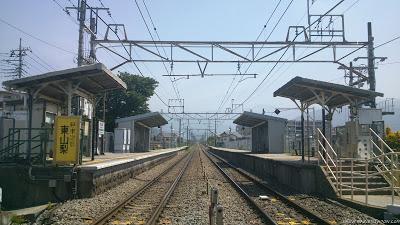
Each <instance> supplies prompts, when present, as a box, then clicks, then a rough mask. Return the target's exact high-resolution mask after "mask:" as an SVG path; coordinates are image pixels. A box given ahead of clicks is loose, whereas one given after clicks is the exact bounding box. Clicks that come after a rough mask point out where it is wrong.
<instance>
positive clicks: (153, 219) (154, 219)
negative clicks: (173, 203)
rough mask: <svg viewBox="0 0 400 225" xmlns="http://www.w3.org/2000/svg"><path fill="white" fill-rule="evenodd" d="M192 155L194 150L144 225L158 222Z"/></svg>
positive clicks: (152, 224)
mask: <svg viewBox="0 0 400 225" xmlns="http://www.w3.org/2000/svg"><path fill="white" fill-rule="evenodd" d="M193 155H194V150H193V151H192V152H191V153H190V156H189V159H188V160H187V161H186V163H185V165H184V166H183V168H182V170H181V171H180V173H179V175H178V176H177V177H176V179H175V180H174V183H172V185H171V186H170V188H169V189H168V191H167V193H165V195H164V197H163V199H162V200H161V202H160V204H159V205H158V206H157V208H156V209H155V210H154V212H153V213H152V215H151V217H150V219H149V220H148V221H147V222H146V225H155V224H156V223H157V222H158V218H159V217H160V215H161V213H162V211H163V210H164V207H165V205H166V204H167V202H168V200H169V198H170V197H171V195H172V193H173V192H174V190H175V188H176V186H177V185H178V183H179V181H180V180H181V178H182V176H183V174H184V173H185V171H186V169H187V167H188V165H189V162H190V161H192V159H193Z"/></svg>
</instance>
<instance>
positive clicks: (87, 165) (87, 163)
mask: <svg viewBox="0 0 400 225" xmlns="http://www.w3.org/2000/svg"><path fill="white" fill-rule="evenodd" d="M184 148H186V147H179V148H168V149H157V150H151V151H149V152H133V153H110V152H106V153H104V155H96V156H95V159H94V160H92V159H91V157H83V158H82V165H80V166H78V168H80V169H85V170H86V169H101V168H106V167H110V166H114V165H118V164H124V163H128V162H131V161H135V160H140V159H144V158H148V157H153V156H157V155H163V154H167V153H171V152H176V151H180V150H182V149H184Z"/></svg>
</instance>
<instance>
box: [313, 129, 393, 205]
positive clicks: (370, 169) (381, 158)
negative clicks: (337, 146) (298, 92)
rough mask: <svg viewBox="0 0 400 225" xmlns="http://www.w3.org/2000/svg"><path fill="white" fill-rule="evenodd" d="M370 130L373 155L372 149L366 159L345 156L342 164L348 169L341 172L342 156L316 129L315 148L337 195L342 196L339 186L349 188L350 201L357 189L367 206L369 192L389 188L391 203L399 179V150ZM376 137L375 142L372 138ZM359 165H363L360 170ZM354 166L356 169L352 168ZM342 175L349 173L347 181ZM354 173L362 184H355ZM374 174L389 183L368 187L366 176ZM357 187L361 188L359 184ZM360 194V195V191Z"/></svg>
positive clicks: (368, 177) (368, 182) (368, 180)
mask: <svg viewBox="0 0 400 225" xmlns="http://www.w3.org/2000/svg"><path fill="white" fill-rule="evenodd" d="M370 133H371V139H370V140H371V143H372V145H373V146H374V149H375V150H377V151H378V154H375V152H374V150H373V151H372V157H370V158H366V159H365V160H361V159H354V158H349V159H347V158H346V160H345V162H346V163H350V171H343V170H342V169H343V168H342V163H343V159H340V157H338V155H337V153H336V151H335V150H334V149H333V148H332V146H331V144H330V143H329V142H328V140H327V139H326V138H325V136H324V135H323V134H322V132H321V130H320V129H317V143H318V145H317V150H318V156H319V157H318V162H319V163H320V162H321V161H322V162H323V167H322V168H323V169H324V171H325V172H326V174H327V175H328V179H330V181H331V182H332V179H331V177H329V174H331V175H332V178H333V183H334V186H335V187H336V191H337V193H338V195H339V196H340V197H342V194H343V189H346V190H350V195H351V200H354V196H355V194H354V192H355V191H358V192H361V193H364V195H365V204H366V205H368V196H369V195H370V194H371V193H373V192H379V191H390V193H391V194H390V195H391V203H392V204H394V199H395V196H396V194H397V195H399V193H400V184H399V181H398V180H399V178H398V177H397V176H399V175H400V170H399V168H398V167H399V156H400V152H394V151H393V149H391V148H390V147H389V146H388V145H387V143H385V141H384V140H383V139H382V138H381V137H379V135H377V134H376V133H375V132H374V131H373V130H372V129H370ZM374 139H375V140H377V141H374ZM360 167H363V168H362V169H361V170H360ZM355 168H358V169H357V170H355ZM343 174H350V177H348V176H347V178H350V184H349V183H348V182H347V183H346V182H343ZM355 176H356V177H357V178H358V179H359V180H361V181H365V183H364V184H362V183H361V185H358V187H357V186H356V185H355V182H354V180H355ZM376 176H378V177H379V176H381V177H383V178H384V179H385V180H386V182H387V183H388V185H389V186H385V187H375V188H371V187H370V184H371V182H370V179H372V178H375V177H376ZM360 186H361V187H360ZM361 195H362V194H361Z"/></svg>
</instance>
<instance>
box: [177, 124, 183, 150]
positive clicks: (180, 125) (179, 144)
mask: <svg viewBox="0 0 400 225" xmlns="http://www.w3.org/2000/svg"><path fill="white" fill-rule="evenodd" d="M181 129H182V119H179V129H178V130H179V131H178V132H179V134H178V146H181Z"/></svg>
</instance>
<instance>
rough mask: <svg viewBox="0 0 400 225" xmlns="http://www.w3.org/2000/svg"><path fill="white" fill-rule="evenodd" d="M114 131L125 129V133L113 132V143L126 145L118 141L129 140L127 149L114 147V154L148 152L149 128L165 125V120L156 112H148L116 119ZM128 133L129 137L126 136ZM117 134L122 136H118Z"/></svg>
mask: <svg viewBox="0 0 400 225" xmlns="http://www.w3.org/2000/svg"><path fill="white" fill-rule="evenodd" d="M115 123H116V124H117V128H116V129H122V128H124V129H126V132H120V131H118V132H115V137H114V138H115V142H114V143H122V142H123V143H127V142H126V141H122V142H121V141H120V140H118V139H124V140H125V139H127V140H129V141H128V142H129V148H128V149H125V150H121V149H118V148H119V146H114V151H116V152H142V151H148V150H150V141H151V140H150V139H151V138H150V128H151V127H160V126H162V125H165V124H167V123H168V122H167V120H165V118H164V117H163V116H162V115H161V114H160V113H158V112H150V113H145V114H140V115H136V116H130V117H125V118H120V119H116V120H115ZM127 133H129V137H126V134H127ZM118 134H121V135H122V134H123V135H122V136H121V135H118Z"/></svg>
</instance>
